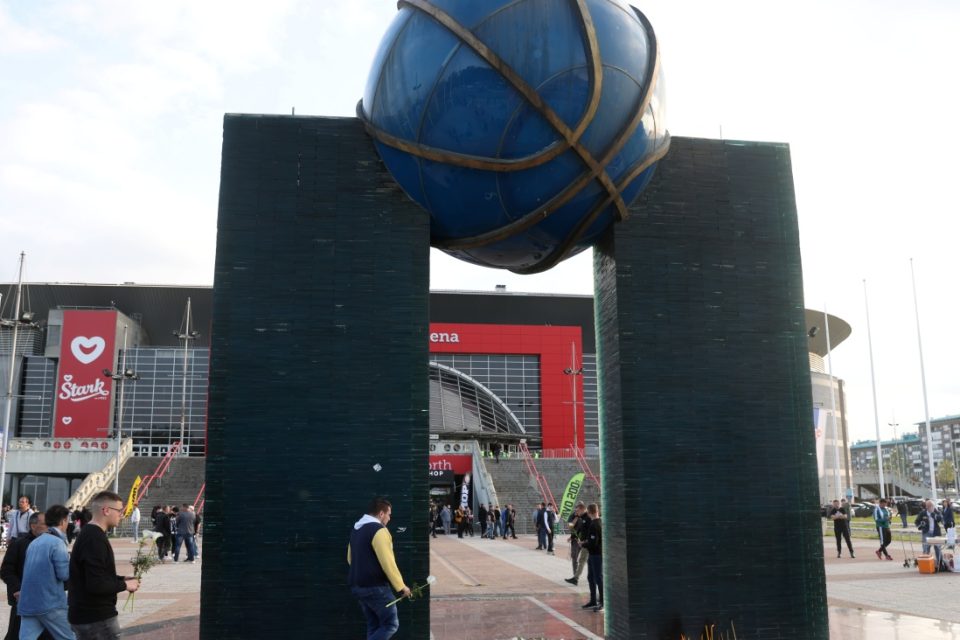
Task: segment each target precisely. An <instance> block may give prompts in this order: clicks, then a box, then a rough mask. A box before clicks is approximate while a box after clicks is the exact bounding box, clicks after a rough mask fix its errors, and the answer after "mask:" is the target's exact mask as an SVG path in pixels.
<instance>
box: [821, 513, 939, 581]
mask: <svg viewBox="0 0 960 640" xmlns="http://www.w3.org/2000/svg"><path fill="white" fill-rule="evenodd" d="M895 513H896V515H897V516H899V518H900V522H901V527H902V528H904V529H905V528H907V526H908V525H907V521H908V519H909V513H908V509H907V502H906V501H905V500H900V501H899V502H896V503H894V502H893V501H888V500H887V499H886V498H881V499H880V501H879V502H878V503H877V506H876V508H874V510H873V523H874V528H875V529H876V531H877V537H878V538H879V541H880V546H879V548H878V549H877V550H876V551H874V554H875V555H876V556H877V558H878V559H880V560H884V559H886V560H893V557H892V556H891V555H890V553H889V551H888V550H887V548H888V547H889V546H890V542H891V541H892V539H893V536H892V534H891V531H890V527H891V522H892V521H893V519H894V514H895ZM827 517H828V518H829V519H830V520H832V521H833V533H834V536H835V537H836V540H837V557H838V558H840V557H841V556H842V555H843V543H846V547H847V550H848V552H849V553H850V557H851V558H855V557H856V556H855V555H854V552H853V544H852V543H851V541H850V521H851V519H852V518H853V509H852V507H851V505H850V503H848V502H847V501H846V500H834V501H833V503H832V505H831V507H830V509H829V510H828V512H827ZM955 520H956V519H955V512H954V507H953V503H952V502H951V500H950V499H949V498H946V499H944V500H943V501H942V502H941V503H940V505H939V506H937V505H936V504H935V503H934V502H933V500H926V501H924V503H923V509H922V510H921V511H920V513H918V514H917V516H916V518H914V521H913V525H914V526H915V527H916V528H917V530H919V531H920V539H921V544H922V551H923V553H924V554H929V553H930V551H931V548H932V549H933V551H934V553H935V554H936V558H937V565H938V566H939V565H940V563H941V554H940V546H939V545H932V544H929V543H928V542H927V539H928V538H939V537H941V536H947V537H948V539H949V538H953V539H954V540H955V539H956V529H955V527H956V524H955Z"/></svg>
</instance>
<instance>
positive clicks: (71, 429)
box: [54, 310, 117, 438]
mask: <svg viewBox="0 0 960 640" xmlns="http://www.w3.org/2000/svg"><path fill="white" fill-rule="evenodd" d="M116 345H117V312H116V311H93V310H89V311H88V310H71V311H64V312H63V329H62V330H61V333H60V368H59V371H58V373H57V404H56V418H55V419H54V437H55V438H106V437H109V435H110V433H111V427H112V425H111V421H112V417H113V402H112V400H113V380H112V379H111V378H109V377H107V376H105V375H104V374H103V371H104V369H107V370H109V371H114V370H115V368H116V355H117V346H116Z"/></svg>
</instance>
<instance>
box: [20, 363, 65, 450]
mask: <svg viewBox="0 0 960 640" xmlns="http://www.w3.org/2000/svg"><path fill="white" fill-rule="evenodd" d="M21 380H22V386H21V388H20V395H21V399H20V416H19V417H20V419H19V423H18V424H19V426H18V428H17V430H16V432H15V433H16V437H18V438H50V437H52V436H53V403H54V400H55V398H56V391H55V390H54V386H55V385H56V382H57V361H56V360H54V359H53V358H43V357H39V356H37V357H27V358H24V366H23V377H22V379H21Z"/></svg>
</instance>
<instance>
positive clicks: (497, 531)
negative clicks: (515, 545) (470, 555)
mask: <svg viewBox="0 0 960 640" xmlns="http://www.w3.org/2000/svg"><path fill="white" fill-rule="evenodd" d="M516 521H517V511H516V509H514V508H513V505H510V504H508V505H506V506H505V507H504V508H503V509H501V508H500V505H495V506H494V505H493V504H490V503H488V504H486V505H484V504H481V505H480V508H479V509H477V513H476V515H474V513H473V510H471V509H470V507H467V506H458V507H457V508H456V509H452V510H451V509H450V505H447V504H445V505H441V504H440V503H438V502H431V503H430V515H429V523H430V535H431V537H434V538H436V537H437V530H438V529H441V530H442V531H443V533H444V535H450V534H451V531H452V530H453V529H454V528H455V529H456V531H457V537H458V538H462V537H464V536H473V535H474V526H475V525H476V528H477V529H478V530H479V532H480V537H481V538H488V539H490V540H495V539H497V538H502V539H504V540H506V539H507V538H512V539H514V540H516V539H517V531H516Z"/></svg>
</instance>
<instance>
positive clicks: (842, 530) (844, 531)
mask: <svg viewBox="0 0 960 640" xmlns="http://www.w3.org/2000/svg"><path fill="white" fill-rule="evenodd" d="M833 535H835V536H836V537H837V555H840V551H841V546H840V541H841V540H846V541H847V549H849V550H850V555H853V544H852V543H851V542H850V529H849V528H848V527H847V526H846V524H844V526H842V527H839V528H838V527H834V528H833Z"/></svg>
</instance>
